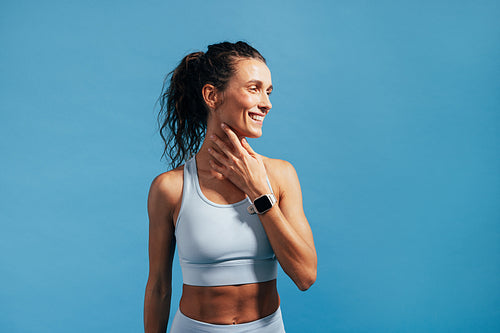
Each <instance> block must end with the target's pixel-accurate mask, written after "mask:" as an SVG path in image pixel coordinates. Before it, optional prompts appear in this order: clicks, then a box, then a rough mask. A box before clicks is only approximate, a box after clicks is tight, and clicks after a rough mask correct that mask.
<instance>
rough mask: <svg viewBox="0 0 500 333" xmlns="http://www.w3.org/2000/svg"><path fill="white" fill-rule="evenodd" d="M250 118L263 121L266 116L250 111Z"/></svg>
mask: <svg viewBox="0 0 500 333" xmlns="http://www.w3.org/2000/svg"><path fill="white" fill-rule="evenodd" d="M249 115H250V118H252V119H253V120H256V121H263V120H264V116H259V115H257V114H255V113H250V114H249Z"/></svg>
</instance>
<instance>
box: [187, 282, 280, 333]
mask: <svg viewBox="0 0 500 333" xmlns="http://www.w3.org/2000/svg"><path fill="white" fill-rule="evenodd" d="M279 304H280V299H279V295H278V291H277V289H276V280H271V281H266V282H259V283H251V284H242V285H231V286H214V287H212V286H210V287H202V286H191V285H186V284H185V285H184V286H183V291H182V297H181V301H180V311H181V312H182V313H183V314H184V315H185V316H187V317H189V318H191V319H195V320H198V321H202V322H206V323H211V324H220V325H229V324H241V323H247V322H251V321H255V320H258V319H261V318H264V317H267V316H269V315H271V314H272V313H274V312H275V311H276V310H277V309H278V307H279Z"/></svg>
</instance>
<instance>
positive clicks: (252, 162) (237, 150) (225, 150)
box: [208, 123, 271, 201]
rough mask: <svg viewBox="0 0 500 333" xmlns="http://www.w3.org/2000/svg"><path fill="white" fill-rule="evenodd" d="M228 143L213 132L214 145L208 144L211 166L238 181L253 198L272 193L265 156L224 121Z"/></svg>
mask: <svg viewBox="0 0 500 333" xmlns="http://www.w3.org/2000/svg"><path fill="white" fill-rule="evenodd" d="M221 127H222V130H223V131H224V132H225V133H226V136H227V138H228V140H229V145H228V144H226V143H225V142H224V141H223V140H222V139H221V138H219V137H218V136H217V135H215V134H214V135H211V136H210V140H212V142H213V143H214V148H215V149H214V148H208V152H209V153H210V155H212V157H213V160H210V161H209V163H210V166H211V167H212V169H213V170H214V171H216V172H218V173H219V174H221V175H222V176H223V177H224V178H226V179H228V180H229V181H231V183H233V184H234V185H236V186H237V187H238V188H239V189H240V190H242V191H243V192H244V193H246V194H247V195H248V197H249V198H250V200H252V201H254V200H255V199H256V198H258V197H259V196H261V195H263V194H267V193H270V192H271V190H270V189H269V185H268V184H267V178H266V175H267V174H266V168H265V166H264V162H263V161H262V156H260V155H259V154H257V153H256V152H254V151H253V149H252V147H250V145H249V144H248V141H247V140H246V139H245V138H241V139H239V138H238V136H237V135H236V133H234V132H233V130H232V129H231V128H229V126H227V125H226V124H224V123H222V124H221Z"/></svg>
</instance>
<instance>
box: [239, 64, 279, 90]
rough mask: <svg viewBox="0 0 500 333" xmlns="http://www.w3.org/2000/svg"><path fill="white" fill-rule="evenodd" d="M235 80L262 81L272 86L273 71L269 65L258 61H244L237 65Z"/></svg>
mask: <svg viewBox="0 0 500 333" xmlns="http://www.w3.org/2000/svg"><path fill="white" fill-rule="evenodd" d="M234 79H236V80H237V81H245V82H246V81H253V80H255V81H262V82H263V83H264V84H265V85H271V84H272V83H271V71H270V70H269V68H268V67H267V65H266V64H265V63H264V62H262V61H261V60H257V59H242V60H240V61H238V62H237V63H236V70H235V73H234Z"/></svg>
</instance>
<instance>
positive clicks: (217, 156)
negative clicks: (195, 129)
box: [208, 148, 227, 166]
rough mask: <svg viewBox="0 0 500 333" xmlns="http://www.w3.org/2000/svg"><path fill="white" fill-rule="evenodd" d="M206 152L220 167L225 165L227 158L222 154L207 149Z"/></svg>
mask: <svg viewBox="0 0 500 333" xmlns="http://www.w3.org/2000/svg"><path fill="white" fill-rule="evenodd" d="M208 152H209V153H210V155H212V157H213V158H214V160H216V161H217V162H218V163H219V164H220V165H222V166H224V165H225V164H226V163H227V157H226V156H224V155H223V154H222V153H219V152H218V151H216V150H215V149H213V148H208Z"/></svg>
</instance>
